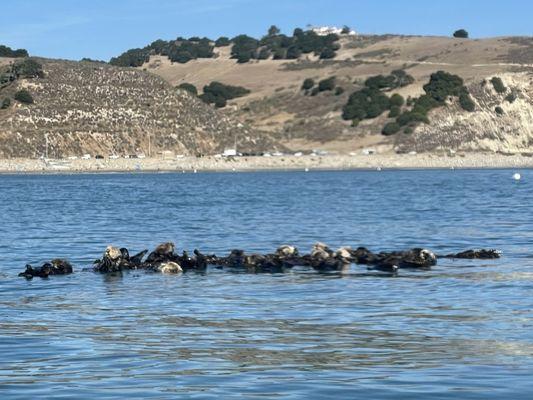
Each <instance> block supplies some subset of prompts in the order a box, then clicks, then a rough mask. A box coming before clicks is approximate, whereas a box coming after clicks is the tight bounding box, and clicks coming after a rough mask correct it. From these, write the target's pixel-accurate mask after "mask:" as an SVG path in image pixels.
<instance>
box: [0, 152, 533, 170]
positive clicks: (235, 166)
mask: <svg viewBox="0 0 533 400" xmlns="http://www.w3.org/2000/svg"><path fill="white" fill-rule="evenodd" d="M431 168H456V169H461V168H533V157H528V156H524V155H502V154H485V153H467V154H461V155H453V156H449V155H438V154H413V155H411V154H401V155H400V154H389V155H385V154H374V155H356V156H348V155H327V156H305V155H304V156H301V157H295V156H278V157H234V158H233V157H228V158H216V157H202V158H197V157H183V158H180V159H161V158H144V159H124V158H119V159H98V160H97V159H89V160H81V159H76V160H42V159H37V160H36V159H3V160H0V173H94V172H152V171H168V172H202V171H213V172H224V171H263V170H264V171H268V170H280V171H284V170H287V171H289V170H291V171H293V170H302V171H305V170H352V169H354V170H355V169H431Z"/></svg>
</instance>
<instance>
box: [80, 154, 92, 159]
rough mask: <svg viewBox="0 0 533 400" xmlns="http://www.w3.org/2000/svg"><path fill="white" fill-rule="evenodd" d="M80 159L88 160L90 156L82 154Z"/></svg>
mask: <svg viewBox="0 0 533 400" xmlns="http://www.w3.org/2000/svg"><path fill="white" fill-rule="evenodd" d="M81 159H82V160H90V159H91V155H90V154H84V155H82V156H81Z"/></svg>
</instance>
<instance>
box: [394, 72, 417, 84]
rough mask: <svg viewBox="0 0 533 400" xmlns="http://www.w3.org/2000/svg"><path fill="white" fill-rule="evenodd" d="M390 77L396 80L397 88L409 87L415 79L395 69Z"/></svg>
mask: <svg viewBox="0 0 533 400" xmlns="http://www.w3.org/2000/svg"><path fill="white" fill-rule="evenodd" d="M391 75H392V76H394V77H395V78H396V83H397V87H404V86H409V85H410V84H412V83H413V82H414V81H415V78H413V77H412V76H411V75H409V74H408V73H407V72H405V71H404V70H403V69H396V70H394V71H392V72H391Z"/></svg>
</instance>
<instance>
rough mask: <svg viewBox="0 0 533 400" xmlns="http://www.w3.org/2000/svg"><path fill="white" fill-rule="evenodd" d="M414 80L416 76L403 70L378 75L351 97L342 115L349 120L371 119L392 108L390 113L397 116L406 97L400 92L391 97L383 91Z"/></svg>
mask: <svg viewBox="0 0 533 400" xmlns="http://www.w3.org/2000/svg"><path fill="white" fill-rule="evenodd" d="M413 82H414V78H413V77H412V76H411V75H408V74H407V73H405V71H403V70H396V71H393V72H392V73H391V74H390V75H387V76H384V75H376V76H372V77H370V78H368V79H367V80H366V81H365V87H364V88H363V89H361V90H358V91H356V92H354V93H352V95H351V96H350V97H349V99H348V102H347V103H346V105H345V106H344V107H343V113H342V117H343V118H344V119H347V120H350V119H351V120H353V119H358V120H362V119H371V118H376V117H378V116H379V115H381V114H382V113H383V112H385V111H386V110H390V112H389V115H391V116H396V115H398V114H399V112H400V107H401V106H402V105H403V103H404V99H403V97H402V96H400V95H399V94H397V93H396V94H393V95H392V96H391V97H390V98H389V97H388V96H387V95H386V94H385V93H383V91H387V90H392V89H396V88H398V87H403V86H407V85H409V84H411V83H413Z"/></svg>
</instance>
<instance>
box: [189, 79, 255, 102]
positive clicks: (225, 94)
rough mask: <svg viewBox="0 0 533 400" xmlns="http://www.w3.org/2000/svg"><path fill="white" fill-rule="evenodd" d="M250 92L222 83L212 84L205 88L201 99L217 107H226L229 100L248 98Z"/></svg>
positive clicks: (240, 87)
mask: <svg viewBox="0 0 533 400" xmlns="http://www.w3.org/2000/svg"><path fill="white" fill-rule="evenodd" d="M248 93H250V91H249V90H248V89H246V88H244V87H242V86H231V85H225V84H223V83H220V82H216V81H214V82H211V83H210V84H209V85H206V86H204V92H203V94H201V95H200V96H199V97H200V98H201V99H202V100H203V101H204V102H206V103H208V104H214V105H215V106H216V107H218V108H221V107H225V106H226V104H227V101H228V100H231V99H235V98H237V97H242V96H246V95H247V94H248Z"/></svg>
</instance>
